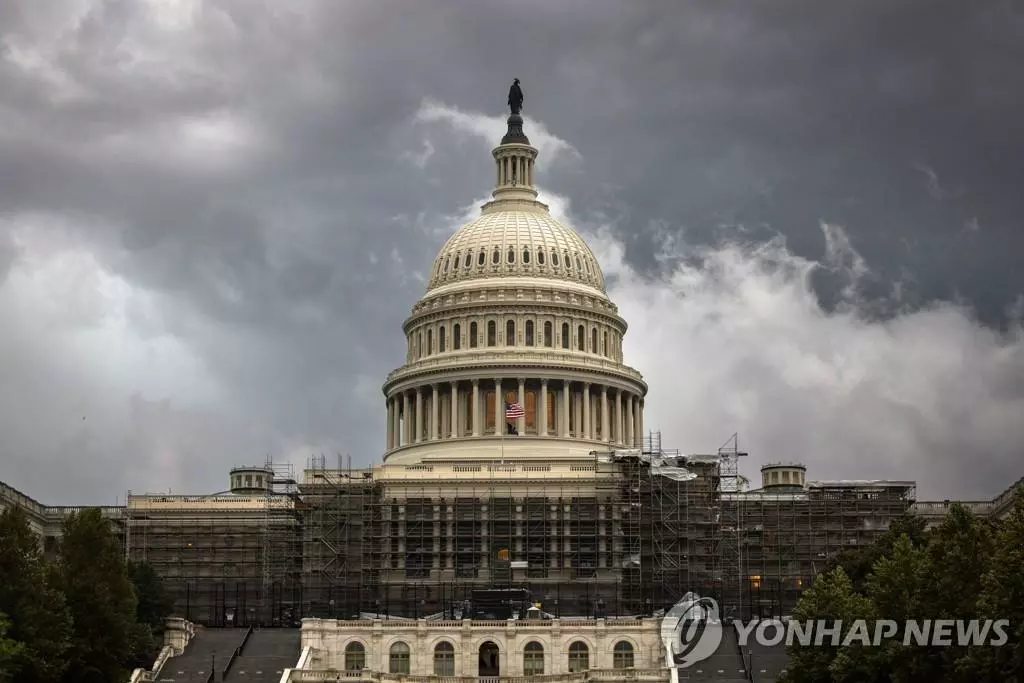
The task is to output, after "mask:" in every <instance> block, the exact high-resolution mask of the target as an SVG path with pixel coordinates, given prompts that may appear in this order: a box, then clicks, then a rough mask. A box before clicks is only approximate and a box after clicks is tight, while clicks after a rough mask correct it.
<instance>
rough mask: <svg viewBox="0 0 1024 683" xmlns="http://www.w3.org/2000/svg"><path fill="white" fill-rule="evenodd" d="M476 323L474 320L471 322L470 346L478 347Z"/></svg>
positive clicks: (472, 347)
mask: <svg viewBox="0 0 1024 683" xmlns="http://www.w3.org/2000/svg"><path fill="white" fill-rule="evenodd" d="M476 334H477V332H476V323H475V322H472V323H470V324H469V348H471V349H475V348H476Z"/></svg>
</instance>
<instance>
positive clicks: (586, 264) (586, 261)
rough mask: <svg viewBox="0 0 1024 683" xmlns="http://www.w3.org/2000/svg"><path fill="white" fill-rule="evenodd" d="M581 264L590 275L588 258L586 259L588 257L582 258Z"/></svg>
mask: <svg viewBox="0 0 1024 683" xmlns="http://www.w3.org/2000/svg"><path fill="white" fill-rule="evenodd" d="M583 265H585V266H586V267H587V275H590V259H588V258H585V259H583Z"/></svg>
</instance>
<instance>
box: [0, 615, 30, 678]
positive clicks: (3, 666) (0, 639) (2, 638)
mask: <svg viewBox="0 0 1024 683" xmlns="http://www.w3.org/2000/svg"><path fill="white" fill-rule="evenodd" d="M10 630H11V620H10V619H8V618H7V615H6V614H4V613H3V612H0V683H14V682H15V681H16V680H17V675H18V672H17V668H18V662H19V661H20V660H21V658H22V657H23V656H24V653H25V645H24V644H23V643H20V642H18V641H17V640H14V639H12V638H8V637H7V632H8V631H10Z"/></svg>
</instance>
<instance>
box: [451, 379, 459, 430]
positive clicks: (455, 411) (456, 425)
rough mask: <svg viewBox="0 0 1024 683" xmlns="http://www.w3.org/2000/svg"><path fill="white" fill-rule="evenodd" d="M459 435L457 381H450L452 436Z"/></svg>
mask: <svg viewBox="0 0 1024 683" xmlns="http://www.w3.org/2000/svg"><path fill="white" fill-rule="evenodd" d="M459 436H460V434H459V383H458V382H452V438H453V439H455V438H457V437H459Z"/></svg>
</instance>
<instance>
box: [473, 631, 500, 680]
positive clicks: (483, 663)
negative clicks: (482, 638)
mask: <svg viewBox="0 0 1024 683" xmlns="http://www.w3.org/2000/svg"><path fill="white" fill-rule="evenodd" d="M479 661H480V672H479V673H478V674H477V675H478V676H480V678H497V677H498V676H500V675H501V657H500V653H499V652H498V646H497V645H495V644H494V643H493V642H492V641H490V640H488V641H487V642H485V643H484V644H482V645H481V646H480V660H479Z"/></svg>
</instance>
